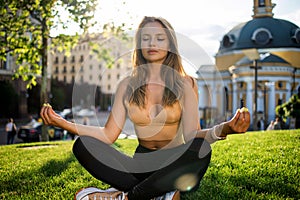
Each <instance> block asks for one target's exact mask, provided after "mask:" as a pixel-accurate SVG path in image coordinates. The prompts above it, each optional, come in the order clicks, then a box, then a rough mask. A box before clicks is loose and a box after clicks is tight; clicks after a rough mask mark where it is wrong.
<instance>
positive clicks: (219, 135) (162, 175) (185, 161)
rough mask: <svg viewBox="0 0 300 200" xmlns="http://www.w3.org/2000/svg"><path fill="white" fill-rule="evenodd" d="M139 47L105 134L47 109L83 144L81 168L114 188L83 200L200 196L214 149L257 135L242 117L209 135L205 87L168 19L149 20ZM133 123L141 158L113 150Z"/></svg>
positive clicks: (89, 191) (48, 116) (47, 117)
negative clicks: (188, 68)
mask: <svg viewBox="0 0 300 200" xmlns="http://www.w3.org/2000/svg"><path fill="white" fill-rule="evenodd" d="M135 41H136V46H135V50H134V53H133V73H132V74H131V75H130V76H129V77H127V78H125V79H124V80H123V81H122V82H121V83H120V84H119V87H118V89H117V91H116V94H115V101H114V103H113V106H112V110H111V113H110V115H109V117H108V119H107V122H106V124H105V126H104V127H94V126H84V125H80V124H73V123H70V122H68V121H66V120H64V119H63V118H62V117H60V116H59V115H57V114H56V113H55V112H54V111H53V110H52V108H51V106H49V105H48V104H46V105H45V106H43V108H42V109H41V113H40V114H41V117H42V118H43V120H44V123H45V124H47V125H54V126H58V127H61V128H63V129H65V130H67V131H70V132H72V133H74V134H76V135H79V136H80V137H79V138H78V139H77V140H76V142H75V143H74V147H73V152H74V154H75V156H76V157H77V159H78V161H79V162H80V163H81V164H82V166H84V167H85V168H86V169H87V170H88V171H89V172H90V173H91V174H92V175H93V176H94V177H96V178H97V179H99V180H101V181H103V182H105V183H108V184H110V185H111V186H112V187H114V188H113V189H109V190H106V191H103V190H99V189H97V188H86V189H83V190H81V191H80V192H79V193H78V194H77V195H76V198H77V199H83V198H84V197H86V198H87V197H89V198H91V199H93V198H98V199H99V198H100V197H101V198H103V199H104V198H105V197H107V198H109V199H110V197H112V198H115V199H129V200H132V199H139V200H140V199H153V198H157V199H159V198H160V199H162V198H165V199H172V198H173V199H175V198H179V191H180V192H187V191H191V190H196V189H197V188H198V186H199V184H200V181H201V179H202V177H203V175H204V174H205V172H206V170H207V167H208V164H209V162H210V157H211V149H210V145H209V143H213V142H215V141H217V140H219V139H225V138H226V136H227V135H228V134H232V133H244V132H245V131H246V130H247V129H248V127H249V124H250V115H249V112H248V111H247V110H245V111H240V110H238V111H237V112H236V114H235V116H234V117H233V118H232V119H231V120H230V121H228V122H224V123H222V124H220V125H217V126H215V127H213V128H211V129H207V130H201V128H200V125H199V114H198V95H197V94H198V93H197V91H198V88H197V84H196V82H195V80H194V79H193V78H191V77H189V76H187V75H186V73H185V71H184V69H183V66H182V63H181V58H180V56H179V52H178V47H177V41H176V36H175V33H174V30H173V28H172V26H171V25H170V24H169V23H168V22H167V21H166V20H165V19H163V18H155V17H145V18H144V19H143V20H142V22H141V24H140V25H139V29H138V31H137V33H136V40H135ZM127 116H128V117H129V119H130V120H131V121H132V123H133V124H134V128H135V132H136V135H137V137H138V142H139V145H138V147H137V148H136V151H135V154H134V156H133V157H129V156H126V155H124V154H122V153H121V152H119V151H117V150H116V149H114V148H113V147H111V146H110V144H113V143H114V142H115V141H116V140H117V138H118V136H119V135H120V133H121V131H122V128H123V126H124V123H125V120H126V117H127ZM161 195H165V196H164V197H162V196H161ZM159 196H161V197H159ZM101 198H100V199H101Z"/></svg>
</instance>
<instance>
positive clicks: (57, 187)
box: [0, 129, 300, 200]
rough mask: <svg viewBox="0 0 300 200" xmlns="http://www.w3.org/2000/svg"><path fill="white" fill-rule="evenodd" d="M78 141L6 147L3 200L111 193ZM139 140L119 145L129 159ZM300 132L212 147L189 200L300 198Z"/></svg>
mask: <svg viewBox="0 0 300 200" xmlns="http://www.w3.org/2000/svg"><path fill="white" fill-rule="evenodd" d="M72 144H73V141H59V142H47V143H45V142H40V143H30V144H29V143H27V144H15V145H9V146H0V157H1V159H0V199H22V200H23V199H47V200H48V199H73V198H74V194H75V192H76V191H77V190H78V189H80V188H82V187H87V186H96V187H99V188H103V189H104V188H107V187H109V186H108V185H106V184H104V183H102V182H100V181H98V180H96V179H95V178H93V177H92V176H91V175H90V174H89V173H88V172H86V171H85V169H84V168H83V167H81V165H80V164H79V163H78V162H77V160H76V159H75V157H74V155H73V154H72ZM136 145H137V142H136V141H135V140H127V139H125V140H118V141H117V142H116V146H117V147H118V148H120V149H122V150H123V151H124V152H126V153H128V154H132V153H133V151H134V150H135V147H136ZM299 147H300V130H299V129H298V130H286V131H269V132H264V131H263V132H248V133H246V134H244V135H231V136H229V137H228V139H227V140H224V141H219V142H217V143H215V144H213V145H212V149H213V156H212V160H211V163H210V167H209V168H208V171H207V173H206V174H205V176H204V178H203V180H202V182H201V186H200V188H199V189H198V190H197V192H194V193H191V194H188V195H184V196H182V199H183V200H195V199H201V200H206V199H207V200H211V199H222V200H223V199H245V200H246V199H247V200H249V199H295V200H296V199H300V184H299V183H300V173H299V167H300V157H299V156H300V150H299Z"/></svg>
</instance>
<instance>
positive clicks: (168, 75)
mask: <svg viewBox="0 0 300 200" xmlns="http://www.w3.org/2000/svg"><path fill="white" fill-rule="evenodd" d="M149 22H159V23H160V24H161V25H162V26H163V28H164V29H165V30H166V34H167V36H168V39H169V43H170V50H169V51H168V54H167V57H166V59H165V60H164V62H163V64H162V65H163V66H164V67H161V72H160V75H161V78H162V80H164V81H165V89H164V94H163V98H162V104H163V106H166V105H172V104H174V103H175V102H176V101H177V100H179V99H180V98H181V96H182V91H183V82H182V81H183V80H182V78H183V77H184V76H186V72H185V71H184V69H183V66H182V61H181V57H180V56H179V51H178V44H177V39H176V35H175V32H174V29H173V27H172V26H171V24H170V23H169V22H168V21H167V20H165V19H163V18H161V17H144V19H143V20H142V22H141V23H140V25H139V27H138V30H137V32H136V35H135V49H134V51H133V57H132V62H133V73H132V75H131V77H130V81H129V84H128V87H127V95H128V100H129V103H134V104H136V105H138V106H140V107H144V106H145V93H146V85H147V83H146V80H147V78H148V74H149V71H148V70H149V68H148V67H147V60H146V59H145V58H144V56H143V54H142V49H141V30H142V28H143V27H144V26H145V25H146V24H147V23H149Z"/></svg>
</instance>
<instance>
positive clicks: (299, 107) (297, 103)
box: [276, 90, 300, 121]
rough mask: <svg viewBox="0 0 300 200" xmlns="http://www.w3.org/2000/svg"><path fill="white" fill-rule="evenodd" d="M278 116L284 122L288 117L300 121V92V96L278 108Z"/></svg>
mask: <svg viewBox="0 0 300 200" xmlns="http://www.w3.org/2000/svg"><path fill="white" fill-rule="evenodd" d="M276 115H278V116H280V117H282V118H283V120H284V121H286V119H287V118H288V117H292V118H296V119H298V120H299V119H300V90H299V91H298V94H294V95H292V96H291V98H290V99H289V100H288V101H287V102H285V103H283V104H281V105H278V106H277V107H276Z"/></svg>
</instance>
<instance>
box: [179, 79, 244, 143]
mask: <svg viewBox="0 0 300 200" xmlns="http://www.w3.org/2000/svg"><path fill="white" fill-rule="evenodd" d="M186 80H191V79H186ZM182 120H183V126H184V136H185V141H189V140H191V139H193V138H195V137H198V138H205V139H206V140H207V141H208V142H209V143H213V142H215V141H217V140H219V139H225V138H226V137H227V135H229V134H236V133H245V132H246V131H247V130H248V128H249V126H250V113H249V112H248V110H247V109H246V110H244V109H238V110H237V111H236V113H235V115H234V116H233V118H232V119H231V120H229V121H226V122H223V123H221V124H218V125H216V126H214V127H212V128H210V129H201V127H200V124H199V113H198V87H197V85H196V84H192V81H186V82H185V85H184V104H183V115H182ZM195 127H197V128H195Z"/></svg>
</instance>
